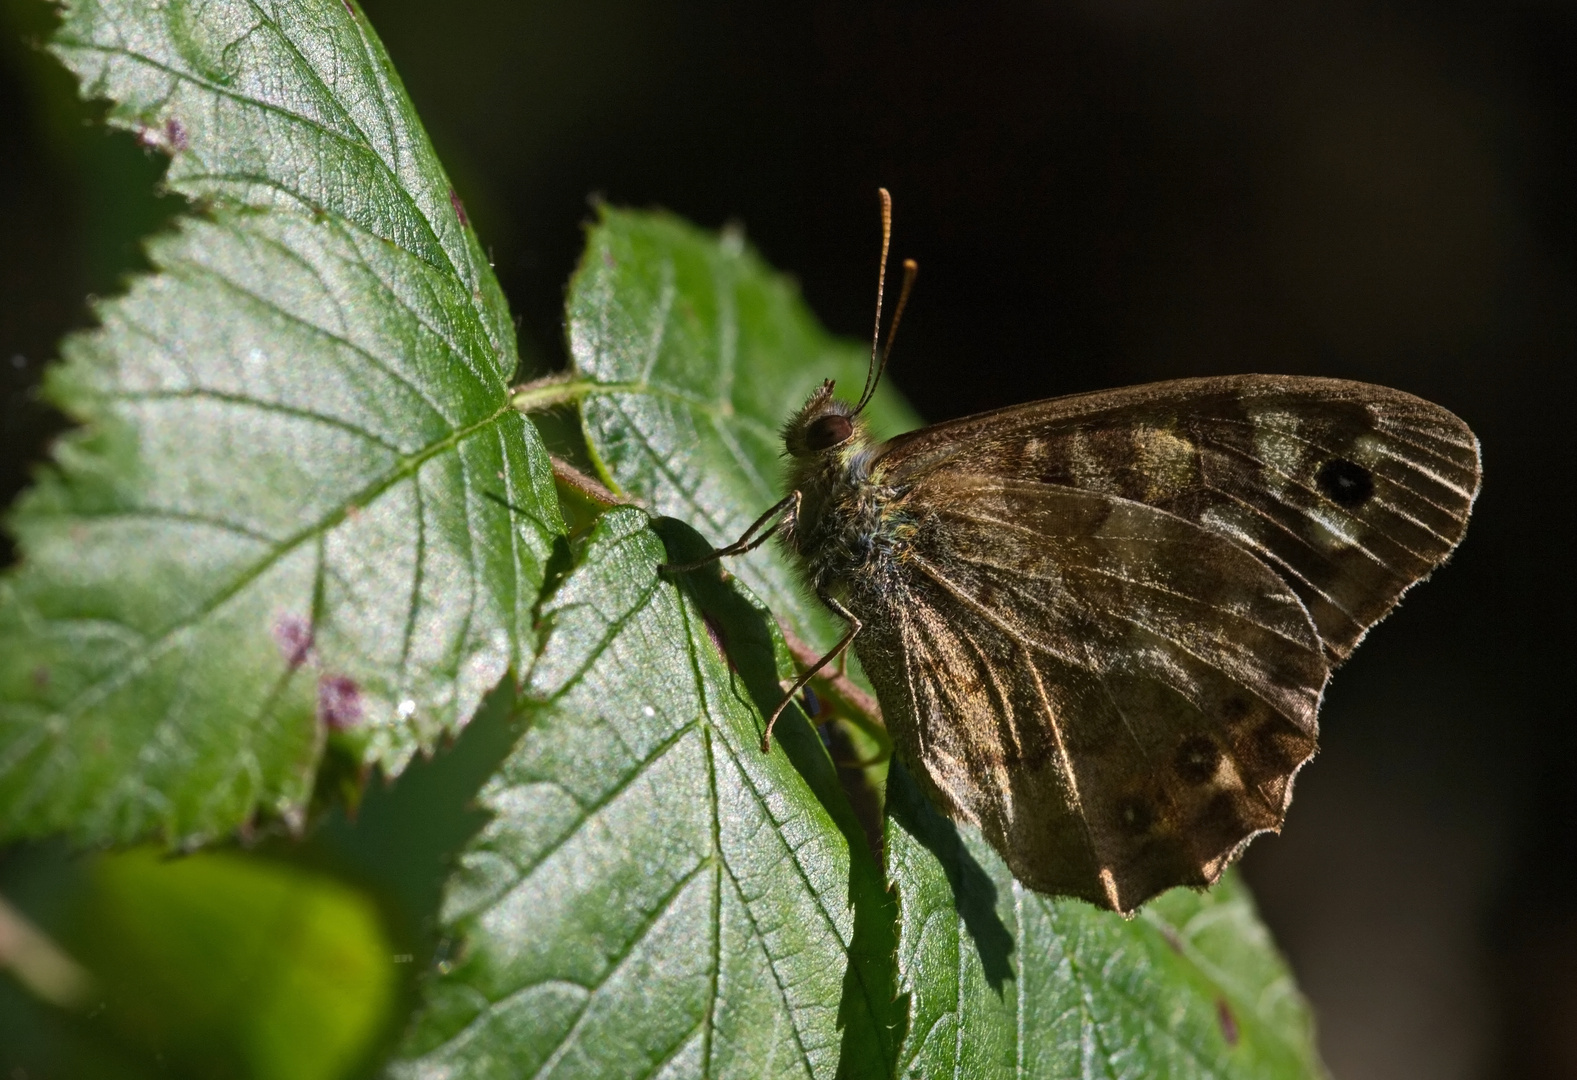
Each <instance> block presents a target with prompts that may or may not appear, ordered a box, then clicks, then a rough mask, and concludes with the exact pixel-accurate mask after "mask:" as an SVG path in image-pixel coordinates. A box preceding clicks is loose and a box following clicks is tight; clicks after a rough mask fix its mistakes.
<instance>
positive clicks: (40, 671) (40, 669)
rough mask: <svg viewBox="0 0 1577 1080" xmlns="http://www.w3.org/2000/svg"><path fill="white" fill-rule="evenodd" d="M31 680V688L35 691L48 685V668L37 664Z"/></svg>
mask: <svg viewBox="0 0 1577 1080" xmlns="http://www.w3.org/2000/svg"><path fill="white" fill-rule="evenodd" d="M32 678H33V686H34V687H35V688H36V689H39V690H42V689H44V688H45V687H47V686H48V685H49V668H47V667H45V666H44V665H43V664H39V665H38V666H37V667H36V668H34V669H33V675H32Z"/></svg>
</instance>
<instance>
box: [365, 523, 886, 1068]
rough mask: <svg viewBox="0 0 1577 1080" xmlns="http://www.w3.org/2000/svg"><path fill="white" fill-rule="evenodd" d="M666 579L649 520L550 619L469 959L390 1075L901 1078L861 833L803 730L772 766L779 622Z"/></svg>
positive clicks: (438, 982) (474, 892)
mask: <svg viewBox="0 0 1577 1080" xmlns="http://www.w3.org/2000/svg"><path fill="white" fill-rule="evenodd" d="M665 535H669V534H667V533H666V532H665ZM675 542H678V543H681V544H682V545H687V546H685V547H684V548H683V550H684V551H685V553H686V554H688V553H690V552H695V551H704V550H705V544H704V543H703V542H702V541H700V540H699V538H696V537H695V536H694V534H690V535H689V537H688V539H686V538H684V537H682V536H681V537H680V539H679V540H677V541H675ZM667 557H668V554H667V552H666V551H665V547H664V544H663V542H662V541H660V540H659V538H658V536H657V535H656V534H655V533H654V532H652V531H651V529H650V528H648V525H647V519H646V516H645V515H644V514H643V513H641V512H639V511H636V510H633V509H617V510H614V511H611V512H610V513H608V514H607V515H605V516H604V517H603V518H602V519H601V521H600V522H599V523H598V525H597V526H596V528H595V530H594V531H593V533H592V535H591V538H590V541H589V545H588V547H587V550H586V552H585V555H584V559H583V561H582V563H581V565H580V566H579V567H578V568H577V569H576V570H575V571H574V572H573V573H572V574H571V575H570V576H569V578H568V579H567V580H566V581H565V582H564V584H563V585H562V586H561V587H560V588H559V589H558V590H557V591H556V592H555V594H554V595H553V596H552V598H551V599H550V600H548V601H547V602H546V604H545V605H544V608H543V614H544V617H545V618H546V619H547V620H548V621H549V622H550V624H551V627H552V629H551V631H550V632H549V634H548V639H547V643H546V648H545V651H544V652H543V654H542V656H541V659H540V660H539V661H538V663H537V665H536V667H535V668H534V669H533V671H532V673H531V677H530V680H529V683H528V687H527V693H528V696H529V699H530V702H529V704H528V706H527V713H528V718H529V723H530V726H529V729H528V730H527V733H526V735H525V736H524V738H523V739H522V741H521V742H520V744H519V745H518V746H517V747H516V749H515V751H514V753H513V755H512V756H511V757H510V759H509V760H508V761H507V762H506V763H505V765H504V767H503V769H502V770H501V771H500V773H499V774H498V776H497V777H495V778H494V780H492V781H491V782H490V783H489V785H488V786H487V788H486V789H484V792H483V796H482V803H483V805H484V807H486V808H487V809H488V810H490V811H491V812H492V813H493V814H494V815H496V816H495V819H494V820H493V822H492V824H491V825H489V826H488V827H487V828H486V829H485V830H484V831H483V833H482V834H481V836H480V837H479V838H478V840H477V841H476V842H474V843H473V844H472V845H471V847H470V849H469V850H468V852H467V853H466V854H465V856H464V859H463V863H462V869H461V870H460V872H459V874H458V876H457V877H456V879H455V881H454V883H453V887H452V890H451V893H450V896H449V900H448V904H447V912H446V922H447V923H448V924H449V925H450V926H451V927H452V928H453V930H454V931H455V932H456V933H457V935H458V937H459V939H460V940H461V941H462V942H463V945H462V946H461V948H462V952H461V955H460V958H459V959H458V960H456V961H454V962H453V963H452V967H450V969H449V970H447V971H446V972H444V973H443V974H442V975H440V976H439V977H437V978H436V979H435V980H434V982H433V984H432V985H431V987H430V989H429V993H428V1000H429V1003H430V1006H429V1010H428V1011H427V1013H426V1014H425V1015H424V1016H423V1017H422V1019H421V1022H420V1024H419V1025H418V1027H417V1029H416V1031H415V1032H414V1034H413V1037H412V1039H411V1041H410V1043H409V1046H408V1053H409V1055H410V1056H409V1059H408V1060H407V1061H405V1062H404V1063H402V1064H401V1065H400V1066H399V1067H398V1068H397V1069H396V1074H397V1075H400V1076H408V1077H448V1076H466V1077H515V1076H523V1075H537V1076H542V1077H548V1076H554V1077H564V1076H586V1077H599V1078H600V1077H619V1076H628V1077H648V1076H664V1077H690V1076H700V1075H706V1076H713V1077H728V1076H741V1077H745V1076H748V1077H764V1076H817V1077H821V1076H832V1075H834V1073H835V1072H837V1071H839V1068H840V1058H841V1059H843V1061H842V1071H843V1073H844V1075H849V1076H871V1075H880V1074H882V1073H883V1072H885V1071H886V1070H887V1069H888V1068H889V1067H890V1061H891V1055H892V1053H893V1051H894V1050H895V1049H896V1046H895V1043H896V1039H897V1037H898V1035H899V1034H900V1032H896V1031H894V1030H893V1029H892V1025H893V1023H894V1021H893V1017H892V1016H891V1015H890V1006H891V1002H892V996H893V989H894V988H893V985H892V976H891V957H892V952H891V950H892V947H893V942H892V939H891V936H890V920H891V911H890V909H889V908H886V906H885V897H884V895H883V892H882V889H881V887H880V884H879V881H878V875H877V873H876V870H875V866H874V863H873V862H872V861H871V859H870V856H869V854H868V853H867V852H866V850H865V847H864V842H863V837H862V835H861V834H860V831H859V826H858V824H857V823H855V822H854V821H853V819H852V815H850V814H849V812H848V808H847V806H846V805H845V804H844V803H843V802H842V799H841V796H840V794H839V793H838V791H837V781H836V778H835V777H834V775H833V769H832V765H831V762H830V761H829V760H828V758H827V757H826V754H825V752H824V751H823V750H822V748H821V746H820V743H819V742H818V741H817V739H816V736H815V734H814V733H813V732H812V731H811V730H810V728H809V727H808V725H806V724H805V723H804V721H803V719H802V718H800V717H799V716H798V715H797V714H793V715H792V716H791V717H789V718H785V720H784V721H783V723H782V724H781V725H780V727H779V732H780V733H781V746H782V750H778V751H774V752H773V753H772V754H770V755H763V754H762V753H761V751H760V749H759V747H758V745H757V744H758V742H759V739H760V732H761V715H760V711H759V705H760V700H759V699H760V696H762V695H767V696H771V695H773V694H775V693H776V678H775V664H776V660H775V658H774V641H773V639H774V634H773V630H772V627H771V625H770V621H769V618H768V616H767V614H766V612H765V611H764V610H763V609H761V608H760V607H757V606H754V605H752V604H750V603H749V602H748V601H745V600H743V599H742V598H740V597H739V596H737V594H734V593H733V592H732V590H731V589H728V588H726V587H724V586H723V585H722V583H721V582H720V581H719V580H717V579H715V578H714V579H712V580H711V581H707V580H705V579H700V580H698V581H697V582H696V588H697V594H696V595H697V596H699V597H701V598H702V600H703V602H705V604H706V606H705V609H704V610H703V608H702V607H701V606H698V604H697V602H696V600H695V599H692V598H691V596H690V595H688V594H687V593H685V592H681V591H680V590H679V589H678V588H676V587H675V585H674V584H673V583H671V582H669V581H667V580H665V579H664V578H662V577H661V576H660V575H659V574H658V572H657V566H658V564H659V563H660V562H662V561H663V560H664V559H665V558H667ZM723 648H726V649H727V655H726V656H725V655H724V653H723V651H722V649H723ZM777 649H778V653H779V655H778V656H777V658H776V659H778V660H780V659H783V655H782V650H781V644H780V643H779V644H778V646H777ZM730 661H734V663H733V665H732V666H731V663H730ZM862 914H871V915H874V916H875V925H874V926H872V924H871V923H870V922H869V921H867V922H865V923H863V924H862V922H861V915H862ZM884 919H885V920H887V922H888V930H889V932H888V935H887V937H886V938H885V940H881V933H882V925H881V924H882V922H883V920H884ZM862 925H863V926H864V927H865V928H866V930H868V931H869V930H874V932H875V933H874V936H873V937H867V938H865V939H864V940H861V938H862ZM851 952H852V953H853V954H854V956H855V960H854V963H853V964H852V965H851V963H850V953H851Z"/></svg>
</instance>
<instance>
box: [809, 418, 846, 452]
mask: <svg viewBox="0 0 1577 1080" xmlns="http://www.w3.org/2000/svg"><path fill="white" fill-rule="evenodd" d="M852 434H854V424H853V423H852V422H851V421H850V420H849V418H848V417H847V416H840V415H838V414H837V413H828V414H827V415H826V416H818V417H817V418H816V419H814V420H812V421H811V422H810V426H809V427H807V428H806V429H805V445H806V446H807V447H808V448H810V449H811V450H812V451H819V450H831V449H832V448H833V447H834V446H839V445H841V444H843V443H845V442H847V441H848V439H849V436H850V435H852Z"/></svg>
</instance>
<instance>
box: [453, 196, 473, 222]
mask: <svg viewBox="0 0 1577 1080" xmlns="http://www.w3.org/2000/svg"><path fill="white" fill-rule="evenodd" d="M449 205H450V206H452V207H454V216H455V217H457V218H459V219H460V227H461V228H469V227H470V225H471V219H470V218H468V217H466V216H465V203H463V202H461V201H460V196H459V195H456V194H455V190H454V188H450V189H449Z"/></svg>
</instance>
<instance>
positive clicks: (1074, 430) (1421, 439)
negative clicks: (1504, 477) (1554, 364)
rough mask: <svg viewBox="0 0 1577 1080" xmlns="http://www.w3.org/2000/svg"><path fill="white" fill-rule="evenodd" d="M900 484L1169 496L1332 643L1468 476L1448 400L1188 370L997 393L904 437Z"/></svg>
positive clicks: (1446, 548) (896, 480) (1401, 570)
mask: <svg viewBox="0 0 1577 1080" xmlns="http://www.w3.org/2000/svg"><path fill="white" fill-rule="evenodd" d="M880 470H881V473H882V476H883V479H884V480H885V481H886V482H888V483H891V484H893V485H894V486H896V487H898V488H900V489H902V488H903V487H906V486H908V485H910V484H911V483H913V482H914V480H915V479H916V478H920V477H929V476H932V475H937V474H944V473H955V474H959V475H974V476H979V475H986V476H993V477H1000V478H1003V479H1013V480H1020V481H1029V482H1035V483H1041V484H1046V485H1051V486H1057V487H1073V488H1077V489H1080V490H1084V491H1089V492H1095V493H1099V494H1104V495H1110V496H1116V497H1120V498H1123V499H1128V500H1133V501H1137V502H1142V503H1146V504H1148V505H1151V506H1155V507H1159V508H1161V509H1164V510H1167V511H1170V512H1171V513H1174V514H1177V515H1179V516H1181V517H1184V518H1186V519H1188V520H1190V521H1193V522H1196V523H1198V524H1200V525H1202V526H1204V527H1205V528H1206V529H1209V530H1210V531H1212V532H1214V533H1217V534H1219V535H1222V536H1224V537H1227V538H1229V539H1230V540H1231V541H1233V542H1234V543H1236V544H1238V545H1239V546H1241V547H1243V548H1245V549H1247V550H1249V551H1252V552H1253V553H1254V554H1255V555H1256V556H1257V557H1258V558H1259V559H1261V560H1262V561H1263V562H1264V563H1265V564H1266V565H1267V566H1269V567H1271V568H1272V569H1273V570H1274V571H1275V572H1276V573H1277V574H1278V575H1280V577H1281V578H1282V579H1283V580H1284V581H1285V582H1286V583H1287V584H1288V585H1289V586H1291V588H1292V589H1293V591H1294V592H1295V593H1296V594H1297V595H1298V597H1299V598H1300V599H1301V600H1302V602H1303V603H1304V605H1305V606H1306V607H1307V608H1308V611H1309V613H1310V615H1311V617H1312V618H1313V620H1314V624H1315V626H1316V628H1317V629H1318V630H1319V633H1320V637H1321V640H1322V641H1323V643H1324V646H1325V648H1326V650H1327V651H1328V653H1329V654H1330V656H1331V657H1332V659H1333V660H1336V661H1340V660H1342V659H1345V658H1346V656H1347V655H1348V653H1350V652H1351V651H1352V648H1353V646H1355V645H1356V644H1357V643H1358V641H1359V639H1360V638H1362V636H1363V634H1364V632H1365V631H1366V630H1367V629H1368V628H1369V627H1370V626H1372V625H1373V624H1374V623H1375V622H1377V621H1378V620H1379V619H1381V618H1382V617H1383V616H1384V615H1385V614H1386V612H1387V611H1389V610H1390V609H1391V607H1392V606H1393V605H1394V604H1395V603H1396V601H1397V599H1398V598H1399V597H1400V596H1401V595H1402V593H1403V592H1404V591H1406V589H1407V588H1408V587H1409V586H1411V585H1412V584H1414V583H1415V582H1417V581H1418V580H1420V579H1421V578H1423V577H1425V576H1426V575H1427V574H1428V573H1429V572H1430V570H1432V569H1433V568H1434V567H1435V566H1437V565H1439V564H1440V563H1441V562H1442V561H1444V559H1445V557H1446V556H1447V555H1448V554H1449V553H1450V551H1451V549H1452V548H1453V547H1455V546H1456V544H1457V542H1458V541H1459V540H1460V539H1461V537H1462V534H1463V532H1464V530H1465V529H1466V527H1467V518H1468V513H1469V511H1470V510H1471V508H1472V504H1473V499H1474V497H1475V495H1476V494H1477V491H1478V482H1479V459H1478V443H1477V440H1476V439H1475V438H1474V437H1473V433H1472V432H1471V431H1470V430H1469V429H1468V428H1467V426H1466V425H1465V424H1463V423H1462V421H1461V420H1459V419H1457V418H1456V417H1455V416H1453V415H1452V414H1451V413H1450V412H1448V411H1446V410H1445V409H1442V408H1440V407H1438V406H1436V405H1432V404H1430V403H1428V402H1426V401H1422V400H1420V399H1419V398H1415V397H1413V396H1411V395H1409V394H1404V393H1401V392H1400V391H1396V390H1389V389H1386V388H1383V387H1376V386H1369V385H1365V384H1362V383H1351V382H1344V381H1340V380H1333V379H1307V378H1294V377H1289V376H1237V377H1227V378H1214V379H1184V380H1178V381H1176V382H1168V383H1157V384H1153V385H1150V386H1139V387H1132V388H1129V389H1125V390H1112V391H1103V392H1100V393H1096V394H1084V395H1077V396H1074V397H1068V398H1059V399H1055V400H1052V401H1045V402H1037V403H1034V404H1030V405H1023V406H1018V407H1015V408H1011V409H1004V410H1000V411H998V412H994V413H987V414H983V415H981V416H975V417H969V418H966V419H964V420H959V421H955V422H952V423H949V424H941V425H937V426H936V427H932V428H926V429H924V430H922V431H918V432H915V433H913V434H911V435H907V436H902V437H900V438H898V439H895V440H893V441H892V442H891V443H889V444H888V446H887V448H886V451H885V454H884V456H883V457H882V458H881V461H880Z"/></svg>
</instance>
